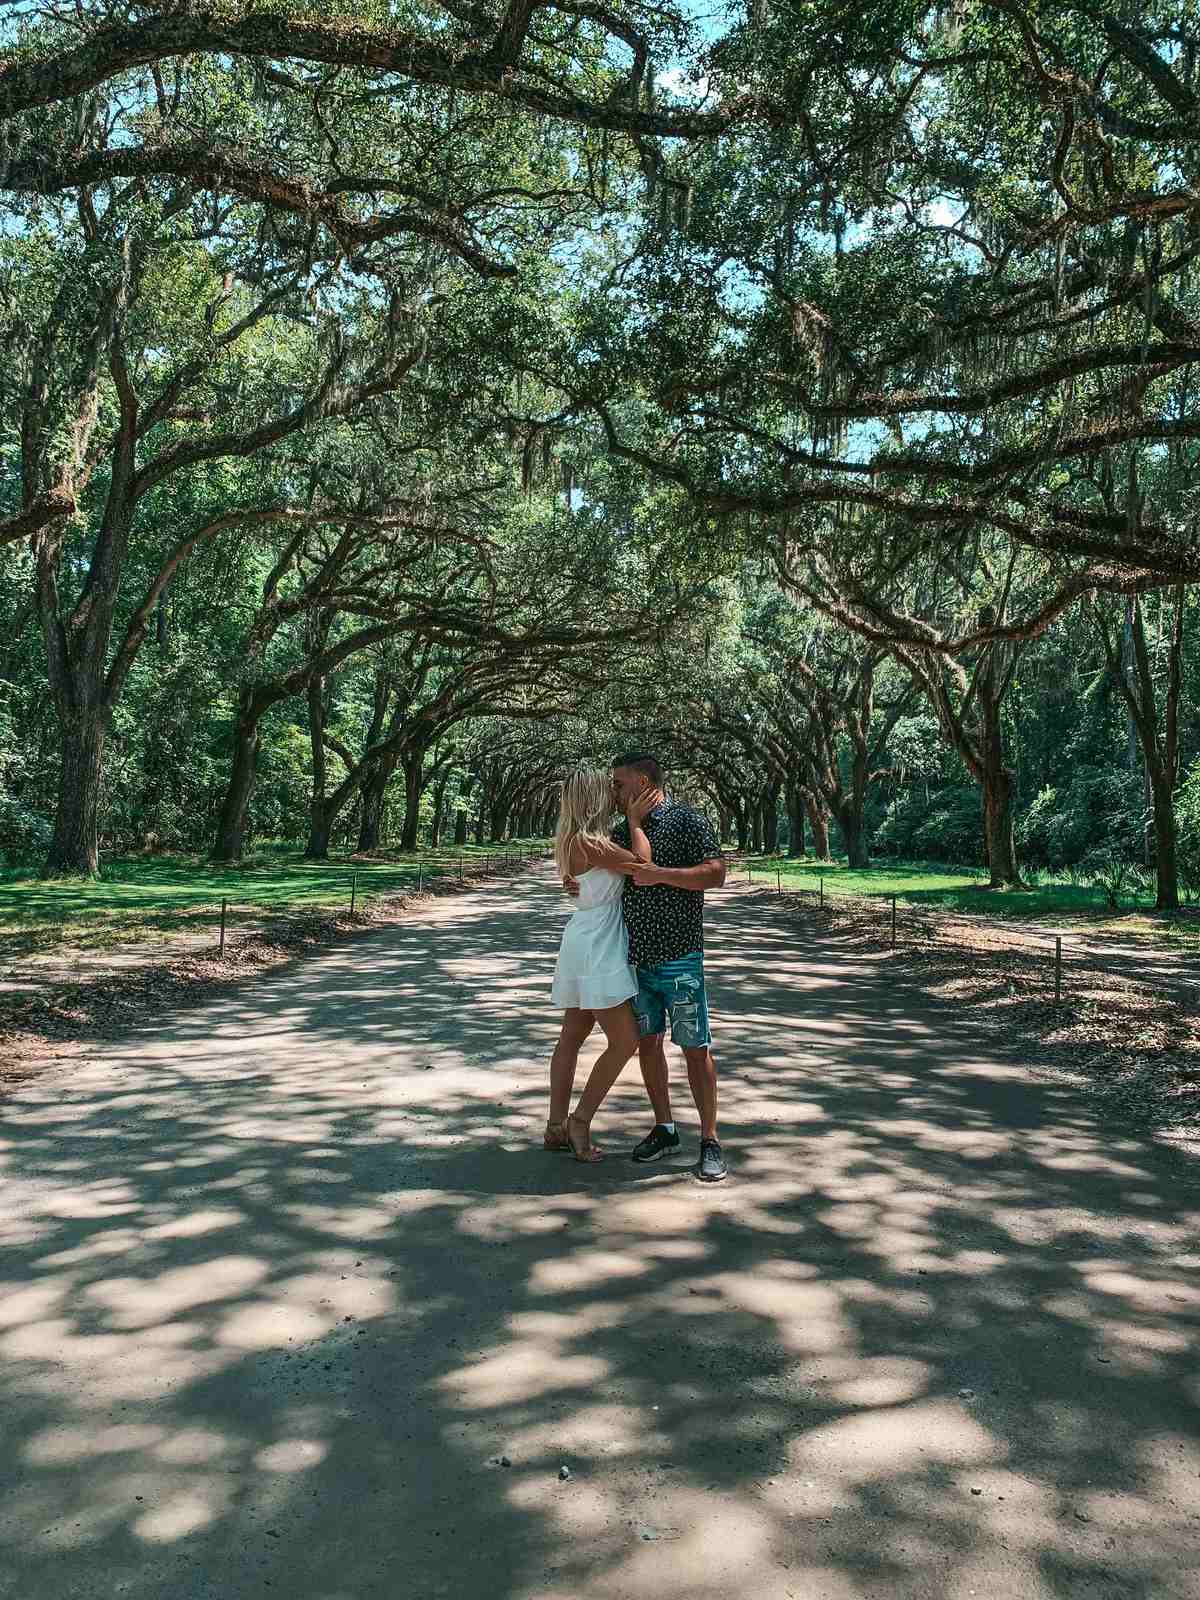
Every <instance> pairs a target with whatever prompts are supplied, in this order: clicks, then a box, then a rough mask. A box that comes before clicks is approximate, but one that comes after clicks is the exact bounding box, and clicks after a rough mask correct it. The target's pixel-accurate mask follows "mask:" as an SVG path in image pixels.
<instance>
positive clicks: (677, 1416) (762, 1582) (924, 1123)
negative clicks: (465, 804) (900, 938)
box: [0, 889, 1200, 1600]
mask: <svg viewBox="0 0 1200 1600" xmlns="http://www.w3.org/2000/svg"><path fill="white" fill-rule="evenodd" d="M712 920H713V923H714V941H713V943H714V948H713V950H712V953H711V969H712V978H713V988H714V1008H715V1010H716V1012H717V1015H718V1017H719V1018H720V1023H719V1028H720V1032H719V1044H720V1051H721V1054H720V1061H721V1069H722V1079H723V1083H724V1085H725V1090H724V1108H723V1133H724V1137H725V1139H726V1141H727V1145H728V1148H729V1151H730V1154H731V1157H732V1159H733V1161H734V1163H735V1174H734V1177H733V1178H732V1179H731V1181H730V1182H729V1183H728V1184H726V1185H723V1186H720V1187H717V1188H709V1187H705V1186H702V1185H700V1184H699V1183H698V1182H696V1180H695V1179H694V1178H693V1177H692V1175H691V1173H690V1170H689V1167H688V1161H689V1160H690V1159H693V1158H694V1153H695V1152H694V1148H693V1150H692V1151H691V1154H690V1156H685V1157H682V1158H681V1160H680V1162H679V1163H678V1164H677V1165H674V1166H667V1167H665V1168H664V1167H658V1168H651V1169H649V1170H645V1169H639V1168H634V1167H632V1166H631V1165H630V1164H629V1163H628V1162H626V1161H625V1160H623V1159H613V1160H611V1161H609V1162H606V1163H605V1164H603V1165H602V1166H600V1167H598V1168H594V1169H593V1168H584V1167H580V1166H578V1165H576V1164H574V1163H573V1162H571V1161H570V1160H569V1159H564V1158H561V1157H555V1156H551V1155H546V1154H545V1153H544V1152H542V1151H541V1149H540V1148H539V1145H538V1139H539V1137H540V1119H541V1117H542V1116H543V1115H544V1076H545V1073H544V1061H545V1057H546V1055H547V1053H548V1048H549V1044H550V1042H551V1041H552V1038H553V1035H554V1018H553V1016H552V1014H550V1013H549V1012H548V1011H547V1010H546V1008H545V1002H544V998H543V997H544V991H545V980H546V970H547V964H548V961H549V959H550V956H551V954H552V949H553V941H554V938H555V936H556V933H557V928H558V920H557V913H556V911H555V909H554V907H553V905H552V904H551V902H550V900H549V897H542V896H541V895H540V894H534V895H533V897H532V898H530V896H528V895H523V896H520V897H514V896H512V895H511V894H508V893H506V892H505V891H504V890H502V889H497V890H495V891H485V892H483V893H481V894H480V895H479V896H477V897H474V899H473V900H472V902H471V904H470V906H465V907H464V908H463V909H462V912H461V914H460V915H458V916H456V917H454V918H448V919H445V920H442V921H439V922H435V923H430V924H420V925H418V924H413V925H412V926H406V927H402V928H398V929H391V930H388V931H387V932H386V933H385V934H382V935H380V937H379V938H378V939H377V940H370V941H362V940H358V941H356V942H355V943H354V944H353V947H352V948H347V949H346V950H341V951H335V952H333V953H332V954H331V955H329V956H327V957H324V958H320V959H316V960H311V961H308V962H306V963H302V964H297V965H295V966H294V967H292V968H290V969H288V970H287V971H286V972H285V973H284V974H282V975H281V976H280V977H279V978H278V980H277V981H276V982H275V983H274V984H273V985H272V986H270V987H269V988H265V987H264V988H260V989H257V990H250V989H247V990H245V991H243V992H241V993H240V994H238V995H237V996H235V997H234V998H233V999H232V1000H226V1001H225V1002H223V1003H222V1006H221V1008H220V1010H219V1011H217V1010H213V1011H211V1012H210V1011H205V1012H200V1013H193V1014H191V1015H185V1016H180V1017H177V1018H166V1019H164V1020H163V1022H162V1024H161V1026H160V1027H159V1028H158V1029H157V1030H155V1032H154V1034H153V1036H152V1042H153V1044H154V1049H155V1055H154V1059H153V1060H147V1058H146V1054H145V1050H144V1045H145V1042H146V1041H145V1040H144V1039H142V1040H139V1039H136V1038H135V1039H132V1040H131V1041H130V1042H129V1045H128V1047H121V1048H114V1049H112V1050H110V1051H109V1052H107V1054H106V1055H105V1057H104V1060H103V1062H102V1063H98V1064H97V1065H96V1066H95V1067H94V1068H91V1069H88V1070H86V1071H81V1072H80V1074H79V1076H78V1077H77V1078H76V1079H74V1080H71V1079H66V1078H64V1077H56V1078H45V1079H41V1080H38V1081H36V1082H34V1083H32V1084H30V1085H27V1086H26V1087H25V1088H24V1089H23V1090H22V1092H21V1093H20V1095H19V1096H18V1097H16V1098H14V1100H13V1102H12V1104H11V1105H10V1107H9V1108H8V1115H7V1117H6V1118H5V1120H4V1124H3V1127H2V1128H0V1135H2V1138H3V1146H2V1149H0V1155H2V1157H3V1160H4V1163H5V1166H4V1171H5V1183H6V1204H5V1207H4V1210H3V1214H2V1217H0V1240H2V1245H3V1256H4V1278H5V1280H6V1288H5V1294H4V1296H3V1298H2V1300H0V1360H2V1363H3V1407H4V1417H5V1423H6V1426H5V1441H6V1448H5V1452H4V1458H3V1463H2V1464H0V1503H2V1505H3V1521H2V1524H0V1526H2V1528H3V1532H2V1533H0V1551H2V1556H0V1574H6V1575H7V1576H0V1596H5V1597H8V1596H13V1597H16V1596H20V1597H21V1600H77V1597H82V1596H86V1595H92V1594H95V1595H97V1596H99V1595H103V1596H109V1595H115V1594H122V1595H125V1596H128V1597H131V1600H152V1597H153V1600H157V1597H159V1596H162V1595H168V1594H169V1595H171V1596H172V1597H173V1600H174V1597H180V1600H190V1597H192V1596H209V1595H213V1596H222V1597H225V1596H237V1597H238V1600H240V1597H242V1596H251V1595H258V1594H263V1595H267V1594H277V1593H284V1594H287V1595H289V1596H294V1597H296V1600H376V1597H380V1600H381V1597H384V1596H388V1597H391V1596H405V1597H409V1596H411V1597H413V1600H425V1597H427V1596H429V1597H432V1596H443V1595H444V1596H454V1597H458V1596H474V1595H487V1596H489V1597H490V1600H517V1597H525V1596H531V1595H539V1596H547V1597H553V1600H567V1597H576V1600H577V1597H580V1596H587V1597H593V1596H594V1597H606V1600H607V1597H610V1596H611V1597H613V1600H616V1597H641V1596H643V1595H645V1596H646V1597H647V1600H648V1597H650V1596H651V1595H654V1596H656V1597H661V1596H668V1597H679V1600H683V1597H684V1596H687V1597H688V1600H716V1597H717V1596H721V1597H722V1600H726V1597H728V1596H730V1595H739V1596H740V1595H751V1594H753V1595H755V1596H765V1597H767V1600H784V1597H787V1596H793V1597H795V1600H800V1597H803V1600H810V1597H813V1596H818V1595H820V1596H830V1597H833V1600H844V1597H856V1596H871V1597H875V1596H879V1597H883V1596H889V1597H890V1596H896V1597H904V1600H907V1597H910V1596H911V1597H912V1600H916V1597H917V1596H935V1597H939V1600H940V1597H942V1596H946V1597H951V1596H953V1597H955V1600H958V1597H959V1596H965V1595H966V1594H968V1593H969V1592H971V1591H972V1590H977V1591H978V1592H979V1593H980V1594H984V1593H989V1592H990V1593H992V1594H994V1595H1011V1596H1021V1597H1022V1600H1024V1597H1025V1596H1034V1595H1042V1594H1045V1595H1055V1596H1057V1595H1064V1596H1074V1595H1079V1596H1084V1595H1087V1596H1089V1597H1090V1596H1112V1597H1114V1600H1115V1597H1117V1596H1120V1597H1122V1600H1162V1597H1167V1596H1170V1597H1172V1600H1176V1597H1178V1600H1182V1597H1183V1596H1186V1595H1194V1594H1196V1593H1197V1592H1200V1591H1197V1590H1196V1588H1195V1587H1192V1588H1188V1587H1187V1585H1188V1584H1189V1583H1191V1584H1193V1585H1194V1583H1195V1580H1194V1578H1189V1577H1188V1576H1187V1572H1188V1570H1189V1569H1190V1567H1191V1565H1192V1558H1193V1555H1194V1550H1195V1545H1196V1536H1197V1533H1200V1520H1197V1513H1196V1506H1197V1488H1198V1487H1200V1476H1198V1473H1200V1444H1198V1440H1200V1428H1198V1426H1197V1420H1198V1419H1197V1405H1198V1402H1200V1382H1198V1380H1197V1376H1196V1365H1195V1346H1194V1340H1195V1334H1196V1328H1197V1323H1198V1322H1200V1288H1198V1287H1197V1266H1198V1265H1200V1243H1198V1241H1197V1232H1196V1223H1197V1217H1198V1214H1200V1213H1198V1197H1197V1185H1196V1178H1195V1169H1194V1166H1193V1164H1192V1163H1191V1162H1190V1161H1189V1159H1188V1157H1187V1156H1186V1155H1184V1154H1183V1153H1181V1152H1178V1151H1171V1150H1164V1149H1162V1148H1160V1147H1158V1146H1156V1145H1155V1144H1154V1143H1153V1142H1152V1141H1151V1140H1150V1139H1148V1138H1145V1137H1141V1136H1134V1135H1129V1134H1126V1133H1124V1132H1122V1131H1121V1130H1119V1129H1115V1128H1113V1127H1111V1126H1105V1125H1103V1124H1102V1123H1101V1122H1099V1121H1098V1120H1097V1114H1096V1113H1095V1112H1094V1111H1093V1110H1091V1109H1090V1108H1089V1106H1088V1104H1087V1102H1086V1101H1084V1100H1082V1099H1081V1098H1080V1097H1079V1095H1078V1094H1077V1093H1076V1092H1075V1091H1074V1090H1073V1089H1072V1088H1071V1087H1070V1086H1069V1085H1067V1084H1065V1083H1057V1082H1054V1081H1045V1082H1042V1081H1038V1080H1037V1079H1036V1078H1035V1077H1032V1076H1031V1075H1029V1074H1028V1073H1026V1072H1025V1071H1024V1070H1023V1069H1022V1068H1021V1067H1020V1066H1019V1065H1018V1064H1016V1063H1014V1062H1013V1061H1012V1060H1011V1059H1009V1058H1007V1057H1005V1058H1003V1059H1001V1058H998V1057H996V1056H995V1055H994V1054H993V1055H990V1056H989V1054H988V1053H987V1051H986V1049H984V1048H982V1047H980V1046H979V1045H978V1044H977V1043H976V1042H975V1041H973V1040H972V1038H971V1035H970V1030H969V1017H968V1018H964V1019H962V1021H961V1023H954V1022H953V1021H947V1020H946V1018H945V1017H944V1016H934V1015H933V1014H932V1013H930V1014H924V1015H920V1014H914V1013H913V1011H912V1009H911V997H910V996H909V997H905V996H903V995H901V994H899V993H898V992H896V991H893V990H891V989H889V987H888V985H887V983H886V973H885V969H879V968H877V967H875V966H874V965H872V964H870V963H865V964H864V963H848V962H845V961H843V960H840V959H839V957H838V954H837V951H836V948H835V946H834V945H833V944H832V943H824V944H822V945H821V946H819V947H812V948H809V949H806V950H803V951H799V952H798V951H797V950H796V949H795V947H794V939H795V933H794V930H791V929H788V928H787V927H786V926H783V925H780V924H777V923H775V922H773V921H772V920H771V918H770V916H769V915H768V914H766V913H764V911H763V910H762V908H761V907H758V908H756V907H755V906H754V905H753V904H751V903H749V902H743V903H739V902H738V901H737V900H735V899H734V898H732V897H731V898H729V899H726V900H724V901H723V902H722V901H721V900H718V902H717V905H716V906H715V907H714V916H713V919H712ZM906 1008H907V1009H906ZM285 1047H286V1049H285ZM281 1051H284V1053H282V1054H281V1053H280V1052H281ZM679 1088H680V1090H681V1091H682V1092H683V1093H684V1095H685V1096H686V1089H685V1088H684V1086H683V1083H682V1080H681V1081H680V1085H679ZM688 1110H689V1111H690V1108H688ZM680 1114H681V1119H682V1118H683V1110H682V1107H681V1113H680ZM602 1116H603V1118H604V1121H605V1130H604V1131H605V1132H606V1133H607V1135H608V1138H607V1139H606V1140H605V1141H604V1142H607V1143H610V1144H612V1145H613V1146H614V1148H617V1149H620V1148H622V1147H623V1146H625V1145H627V1144H628V1143H631V1142H632V1140H633V1138H635V1137H636V1136H637V1135H638V1134H639V1133H640V1132H641V1131H643V1129H644V1110H643V1106H642V1103H641V1099H640V1092H639V1088H638V1085H637V1083H636V1081H634V1082H626V1081H625V1080H623V1081H622V1084H621V1085H620V1086H619V1089H618V1091H617V1093H616V1095H615V1096H614V1100H613V1102H610V1106H609V1107H606V1108H605V1112H604V1113H602ZM598 1128H599V1124H598ZM503 1460H507V1461H508V1462H509V1463H510V1464H509V1465H503V1464H502V1461H503ZM563 1465H566V1466H567V1467H568V1468H569V1471H570V1474H571V1476H570V1478H569V1479H566V1480H563V1479H560V1477H559V1469H560V1467H562V1466H563Z"/></svg>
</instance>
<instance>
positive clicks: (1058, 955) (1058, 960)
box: [1054, 933, 1062, 1005]
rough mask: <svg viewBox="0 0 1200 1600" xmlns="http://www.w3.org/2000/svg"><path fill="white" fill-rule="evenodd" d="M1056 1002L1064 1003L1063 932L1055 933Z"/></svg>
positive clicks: (1057, 1003) (1058, 1003) (1056, 1003)
mask: <svg viewBox="0 0 1200 1600" xmlns="http://www.w3.org/2000/svg"><path fill="white" fill-rule="evenodd" d="M1054 1003H1055V1005H1060V1004H1061V1003H1062V934H1061V933H1056V934H1055V935H1054Z"/></svg>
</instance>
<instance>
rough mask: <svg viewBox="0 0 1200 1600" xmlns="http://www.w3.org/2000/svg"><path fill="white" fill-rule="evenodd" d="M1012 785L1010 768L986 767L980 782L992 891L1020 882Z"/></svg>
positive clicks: (1013, 785)
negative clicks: (981, 783)
mask: <svg viewBox="0 0 1200 1600" xmlns="http://www.w3.org/2000/svg"><path fill="white" fill-rule="evenodd" d="M1015 787H1016V785H1015V782H1014V778H1013V773H1012V770H1011V768H1009V767H1005V766H1001V767H999V768H998V769H995V768H988V769H987V770H985V772H984V781H983V821H984V843H985V845H986V847H987V866H988V872H989V874H990V877H991V885H992V888H993V889H1003V888H1009V887H1012V886H1014V885H1017V884H1019V883H1020V881H1021V874H1020V871H1019V869H1018V867H1017V841H1016V837H1015V835H1014V832H1013V792H1014V789H1015Z"/></svg>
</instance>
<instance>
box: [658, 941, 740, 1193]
mask: <svg viewBox="0 0 1200 1600" xmlns="http://www.w3.org/2000/svg"><path fill="white" fill-rule="evenodd" d="M670 978H671V981H672V983H673V985H674V989H673V992H672V994H671V995H670V997H669V999H668V1001H667V1009H668V1011H669V1012H670V1014H671V1039H672V1042H673V1043H675V1044H677V1045H678V1046H679V1048H680V1049H681V1050H682V1051H683V1058H684V1060H685V1061H686V1062H687V1071H688V1083H689V1085H690V1086H691V1091H692V1099H693V1100H694V1101H695V1102H696V1110H697V1111H698V1112H699V1113H700V1176H701V1177H702V1178H705V1179H708V1180H715V1179H719V1178H723V1177H725V1175H726V1172H727V1170H728V1169H727V1168H726V1165H725V1157H724V1156H723V1155H722V1153H721V1147H720V1144H719V1142H718V1140H717V1064H716V1062H715V1061H714V1060H713V1053H712V1034H711V1032H710V1031H709V1020H708V994H707V991H706V989H705V984H704V957H703V955H702V954H701V953H700V952H699V951H697V952H696V953H695V954H694V955H690V956H685V957H684V958H683V959H682V960H680V961H676V962H672V963H671V972H670Z"/></svg>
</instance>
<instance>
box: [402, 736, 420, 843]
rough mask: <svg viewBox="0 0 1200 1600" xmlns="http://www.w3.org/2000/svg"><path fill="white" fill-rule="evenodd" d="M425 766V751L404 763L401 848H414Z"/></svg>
mask: <svg viewBox="0 0 1200 1600" xmlns="http://www.w3.org/2000/svg"><path fill="white" fill-rule="evenodd" d="M424 766H425V752H424V751H423V750H422V751H421V752H420V754H419V755H414V756H409V757H408V758H407V760H406V761H405V763H404V832H403V834H402V835H401V837H400V848H401V850H415V849H416V848H417V836H418V833H419V831H420V826H421V795H422V793H423V792H424V788H425V785H424V783H423V782H422V781H421V778H422V771H423V768H424Z"/></svg>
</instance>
